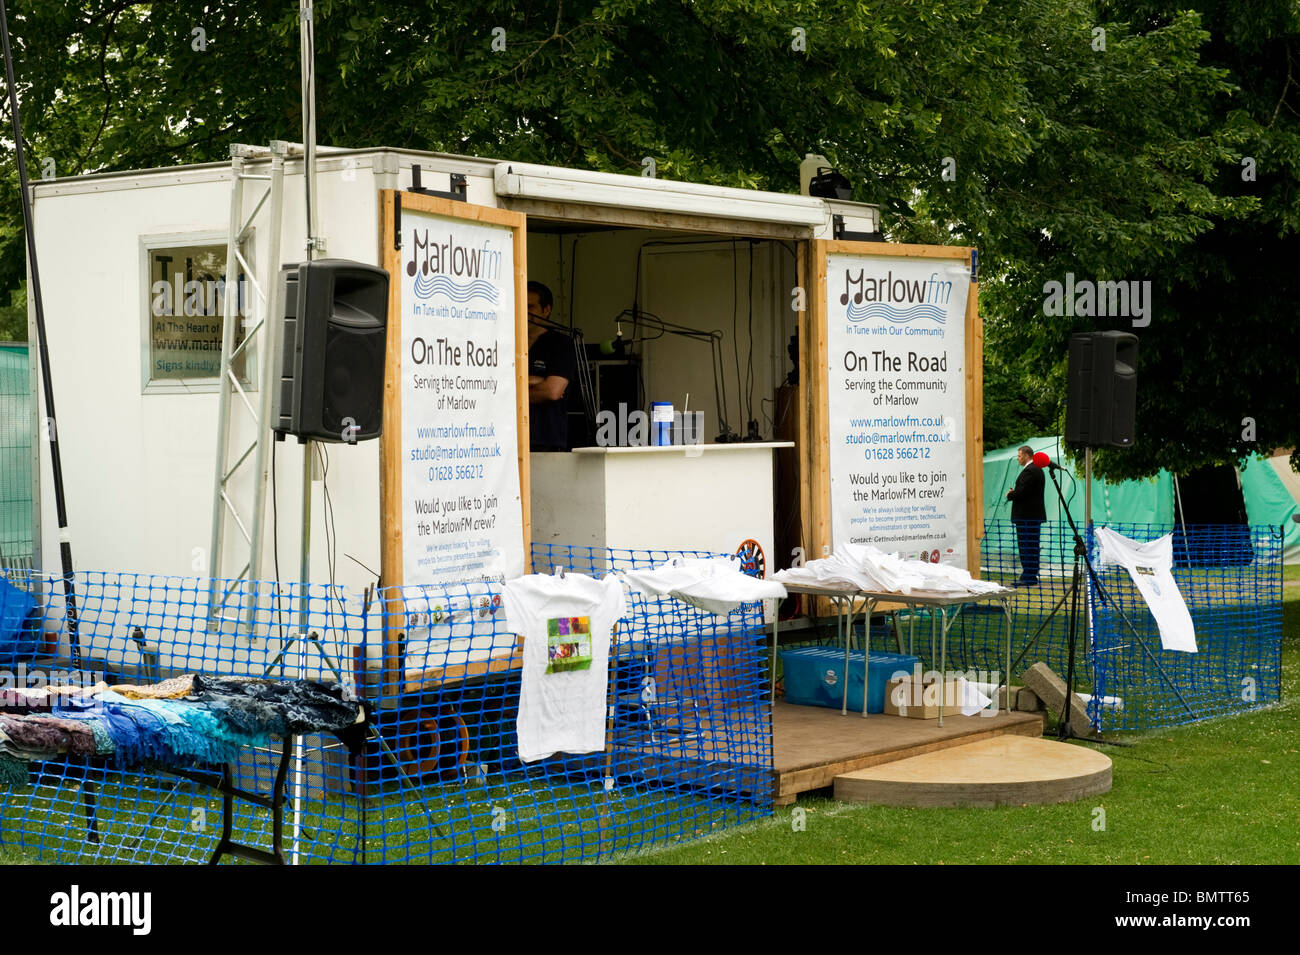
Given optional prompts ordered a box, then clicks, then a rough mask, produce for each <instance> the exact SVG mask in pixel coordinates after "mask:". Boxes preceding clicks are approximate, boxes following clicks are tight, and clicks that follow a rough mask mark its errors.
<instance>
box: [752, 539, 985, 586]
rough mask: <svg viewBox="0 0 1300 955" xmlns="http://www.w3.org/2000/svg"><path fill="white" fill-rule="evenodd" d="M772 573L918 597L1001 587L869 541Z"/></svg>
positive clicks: (795, 579)
mask: <svg viewBox="0 0 1300 955" xmlns="http://www.w3.org/2000/svg"><path fill="white" fill-rule="evenodd" d="M773 576H774V579H776V580H779V581H783V582H785V583H789V584H804V585H807V586H817V587H830V588H834V589H846V588H847V589H853V590H861V591H866V592H869V593H890V594H916V595H918V596H950V595H952V596H960V595H965V594H986V593H993V592H995V591H998V590H1001V589H1002V588H1001V587H1000V586H999V585H998V584H995V583H991V582H990V581H987V580H976V579H975V578H974V577H972V576H971V575H970V573H969V572H968V571H965V570H963V569H962V568H960V567H955V566H953V565H952V564H931V563H929V562H927V561H923V560H917V559H915V558H903V557H899V556H898V554H887V553H885V552H884V551H882V550H880V549H879V548H876V547H873V546H871V545H870V544H844V545H841V546H840V547H837V548H836V549H835V552H834V553H832V554H831V555H830V556H829V557H823V558H820V559H818V560H810V561H808V563H806V564H804V565H803V566H802V567H791V568H790V569H788V570H783V571H780V572H779V573H777V574H774V575H773Z"/></svg>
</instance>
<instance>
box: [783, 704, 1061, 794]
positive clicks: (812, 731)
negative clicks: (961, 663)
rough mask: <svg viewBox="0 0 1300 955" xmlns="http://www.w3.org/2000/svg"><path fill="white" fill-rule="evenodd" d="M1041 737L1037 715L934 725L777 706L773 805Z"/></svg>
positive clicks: (1001, 714) (956, 717)
mask: <svg viewBox="0 0 1300 955" xmlns="http://www.w3.org/2000/svg"><path fill="white" fill-rule="evenodd" d="M1007 734H1012V735H1016V736H1031V737H1040V736H1042V735H1043V715H1042V714H1041V713H1007V712H999V713H998V714H997V715H996V716H959V715H953V716H949V715H947V714H945V715H944V718H943V726H942V727H940V726H939V725H938V724H937V722H936V721H935V720H915V719H908V718H906V717H901V716H884V715H881V714H874V713H873V714H872V715H871V716H868V717H866V718H865V719H863V717H862V714H861V713H850V714H848V715H847V716H844V715H841V714H840V711H839V710H832V709H825V708H823V707H818V706H793V705H791V704H788V703H777V704H776V708H775V709H774V710H773V712H772V735H773V740H772V744H773V753H772V757H773V766H774V776H775V780H774V783H775V785H774V789H773V793H774V796H775V802H776V805H778V806H788V805H790V804H791V803H793V802H794V801H795V800H796V799H797V798H798V795H799V793H803V792H809V791H810V790H814V789H825V788H828V787H830V786H833V785H834V784H835V777H836V776H838V775H840V774H841V773H848V772H853V771H854V770H857V769H866V768H868V767H870V766H878V765H880V764H881V763H888V762H893V761H894V760H900V759H908V758H910V757H913V756H919V755H921V754H922V753H931V752H934V751H936V750H940V749H946V748H948V747H950V746H961V745H964V744H966V743H973V742H976V741H977V740H983V739H992V738H993V737H996V736H1003V735H1007Z"/></svg>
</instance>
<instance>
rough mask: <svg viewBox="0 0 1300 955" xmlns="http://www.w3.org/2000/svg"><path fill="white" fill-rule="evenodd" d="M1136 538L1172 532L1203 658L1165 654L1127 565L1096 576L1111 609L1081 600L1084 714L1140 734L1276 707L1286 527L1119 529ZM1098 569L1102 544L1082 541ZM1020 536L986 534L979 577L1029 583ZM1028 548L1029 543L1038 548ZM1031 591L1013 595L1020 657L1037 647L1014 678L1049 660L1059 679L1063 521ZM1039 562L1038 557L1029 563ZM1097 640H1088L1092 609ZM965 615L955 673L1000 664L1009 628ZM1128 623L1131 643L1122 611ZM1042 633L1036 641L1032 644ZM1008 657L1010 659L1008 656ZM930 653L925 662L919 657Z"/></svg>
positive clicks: (1006, 528)
mask: <svg viewBox="0 0 1300 955" xmlns="http://www.w3.org/2000/svg"><path fill="white" fill-rule="evenodd" d="M1108 526H1111V527H1112V529H1114V530H1115V531H1117V532H1118V533H1121V534H1123V535H1124V536H1126V537H1129V538H1131V539H1133V540H1136V541H1149V540H1154V539H1155V538H1157V537H1160V536H1162V535H1164V534H1169V533H1173V535H1174V540H1173V543H1174V548H1173V557H1174V563H1173V575H1174V579H1175V581H1176V582H1177V584H1178V587H1179V590H1180V591H1181V593H1182V595H1183V599H1184V601H1185V602H1186V604H1187V607H1188V610H1189V612H1190V613H1191V616H1192V622H1193V624H1194V626H1195V629H1196V636H1197V643H1198V649H1199V652H1198V653H1196V654H1187V653H1180V652H1177V651H1166V650H1163V649H1161V645H1160V638H1159V633H1158V630H1157V628H1156V623H1155V619H1154V618H1153V617H1152V615H1151V612H1150V610H1149V609H1148V608H1147V606H1146V604H1145V602H1144V601H1143V599H1142V597H1141V595H1140V594H1139V593H1138V591H1137V589H1136V588H1135V587H1134V586H1133V584H1132V581H1131V580H1130V578H1129V576H1128V573H1127V572H1126V571H1125V570H1123V569H1122V568H1118V567H1111V568H1106V569H1101V568H1097V571H1098V579H1099V580H1100V582H1101V586H1102V587H1103V588H1104V589H1105V591H1106V593H1107V594H1109V595H1110V596H1111V597H1112V598H1113V603H1106V602H1103V601H1101V600H1100V599H1098V595H1097V593H1096V589H1095V587H1093V586H1092V585H1091V582H1090V583H1089V586H1088V587H1087V588H1085V589H1084V591H1083V592H1082V594H1081V597H1080V599H1081V601H1082V603H1081V607H1080V618H1079V619H1080V627H1081V631H1080V633H1079V635H1078V637H1077V640H1076V645H1075V669H1076V690H1078V691H1080V692H1083V693H1085V694H1087V695H1089V697H1090V701H1089V703H1088V713H1089V716H1090V717H1091V718H1092V720H1093V725H1094V726H1097V727H1098V728H1099V729H1103V730H1142V729H1151V728H1155V727H1159V726H1169V725H1174V724H1178V723H1186V722H1191V721H1193V720H1198V719H1204V718H1207V717H1210V716H1217V715H1221V714H1224V713H1230V712H1240V711H1243V710H1248V709H1253V708H1256V707H1258V706H1263V705H1267V704H1268V703H1272V702H1276V701H1277V700H1278V699H1280V692H1281V690H1280V687H1281V683H1280V680H1281V634H1282V605H1281V584H1282V539H1281V534H1280V529H1279V528H1276V527H1269V526H1255V527H1248V526H1245V525H1215V526H1203V525H1202V526H1195V525H1189V526H1186V527H1184V526H1182V525H1179V526H1178V527H1172V526H1166V525H1146V524H1141V525H1139V524H1113V525H1108ZM1085 543H1086V545H1087V546H1088V547H1089V554H1090V556H1091V557H1093V558H1094V559H1093V566H1094V568H1096V561H1095V551H1094V547H1095V544H1094V543H1093V541H1092V540H1091V539H1087V540H1085ZM1019 544H1020V540H1019V538H1018V535H1017V532H1016V529H1015V528H1014V527H1013V526H1012V525H1011V523H1010V522H1009V521H997V522H989V523H988V524H986V526H985V536H984V541H983V543H982V546H981V550H980V557H981V568H982V574H981V575H982V576H983V577H985V578H986V579H990V580H997V581H1001V582H1004V583H1007V584H1013V583H1015V582H1016V580H1017V579H1018V578H1021V577H1022V576H1023V575H1024V572H1025V567H1024V564H1023V562H1022V561H1021V559H1020V554H1019ZM1031 548H1032V543H1031ZM1039 551H1040V552H1039V564H1040V568H1039V575H1038V581H1039V582H1038V584H1037V585H1035V586H1023V585H1021V586H1020V587H1019V589H1018V590H1017V594H1016V598H1015V607H1014V609H1015V640H1014V642H1013V648H1014V655H1017V656H1018V655H1020V653H1021V651H1023V650H1025V648H1026V647H1027V646H1029V645H1030V643H1031V641H1032V647H1031V648H1030V649H1029V650H1028V652H1027V653H1025V655H1024V658H1023V660H1022V661H1021V663H1020V665H1019V666H1017V667H1014V668H1013V681H1014V679H1015V678H1017V677H1018V676H1019V675H1020V674H1021V673H1023V671H1024V670H1025V669H1026V668H1028V667H1029V666H1031V665H1032V664H1034V663H1036V662H1039V661H1045V662H1046V663H1047V664H1048V666H1050V667H1051V668H1052V669H1053V670H1054V671H1055V672H1056V673H1058V674H1060V675H1061V676H1064V675H1065V673H1066V668H1067V663H1068V657H1069V651H1068V647H1069V640H1068V625H1069V603H1068V601H1067V599H1066V598H1067V593H1068V590H1069V586H1070V582H1071V579H1072V574H1073V569H1074V540H1073V533H1072V531H1071V530H1070V527H1069V525H1068V524H1057V523H1046V524H1044V525H1043V526H1042V530H1041V537H1040V542H1039ZM1030 562H1031V566H1032V562H1033V558H1032V556H1031V557H1030ZM1089 602H1090V603H1091V607H1092V621H1093V625H1092V626H1093V629H1092V632H1091V633H1089V632H1088V619H1089V617H1088V612H1087V611H1088V607H1087V604H1088V603H1089ZM971 609H973V608H968V609H967V610H965V611H964V612H963V614H962V618H961V619H960V620H959V621H958V624H957V625H956V626H955V627H954V628H953V631H952V632H953V635H954V636H953V638H952V639H950V641H949V647H948V658H949V661H950V666H955V667H956V668H959V669H966V668H970V667H986V668H990V669H992V668H996V660H997V658H998V654H999V652H1000V648H1004V647H1005V644H1004V643H1002V642H1001V641H1002V636H1001V634H1002V631H1001V629H1000V628H1001V626H1002V621H1001V618H1000V617H998V616H996V615H995V614H992V613H989V612H987V611H983V612H976V613H971ZM1121 610H1122V611H1123V614H1124V615H1126V616H1127V618H1128V620H1129V621H1130V622H1131V623H1132V624H1133V627H1134V630H1135V631H1136V636H1135V634H1134V633H1133V632H1131V631H1130V630H1129V628H1128V625H1127V624H1126V623H1125V622H1124V620H1123V618H1122V617H1121V615H1120V612H1119V611H1121ZM1035 634H1037V639H1036V640H1035V639H1034V638H1035ZM1002 652H1004V651H1002ZM921 655H924V654H921Z"/></svg>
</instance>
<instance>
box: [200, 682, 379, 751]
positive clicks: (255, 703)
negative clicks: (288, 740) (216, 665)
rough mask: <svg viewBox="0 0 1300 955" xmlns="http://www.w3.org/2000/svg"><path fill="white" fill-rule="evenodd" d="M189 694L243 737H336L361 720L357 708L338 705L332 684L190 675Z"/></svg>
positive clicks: (336, 688)
mask: <svg viewBox="0 0 1300 955" xmlns="http://www.w3.org/2000/svg"><path fill="white" fill-rule="evenodd" d="M194 695H195V697H197V698H198V699H199V700H201V701H202V702H204V703H206V704H207V705H208V707H209V708H211V709H212V710H213V712H215V713H218V714H220V715H221V717H222V718H223V719H225V720H227V721H228V722H230V723H231V724H232V725H234V726H236V727H238V728H239V729H241V730H244V731H245V732H249V733H271V734H272V735H275V736H284V735H285V733H287V732H288V733H318V732H322V731H326V732H331V733H339V732H342V731H343V730H345V729H347V728H348V727H350V726H353V725H356V724H358V723H360V722H362V719H363V715H362V711H361V707H360V705H359V704H357V703H349V702H347V701H346V700H344V699H343V687H342V686H341V685H340V684H337V683H335V684H333V685H329V686H327V685H326V684H324V683H313V682H312V681H310V680H255V679H252V678H248V677H207V676H196V677H195V678H194Z"/></svg>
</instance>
